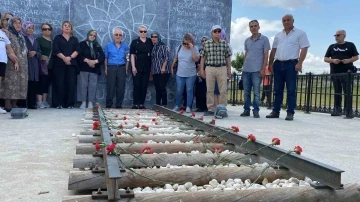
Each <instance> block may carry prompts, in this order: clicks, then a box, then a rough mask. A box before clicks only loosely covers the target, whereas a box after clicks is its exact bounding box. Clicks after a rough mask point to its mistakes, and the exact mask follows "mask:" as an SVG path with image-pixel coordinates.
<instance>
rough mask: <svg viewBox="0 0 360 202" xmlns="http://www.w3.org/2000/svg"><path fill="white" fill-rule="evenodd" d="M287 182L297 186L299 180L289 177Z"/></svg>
mask: <svg viewBox="0 0 360 202" xmlns="http://www.w3.org/2000/svg"><path fill="white" fill-rule="evenodd" d="M289 182H292V183H296V184H299V180H298V179H297V178H295V177H291V178H290V179H289Z"/></svg>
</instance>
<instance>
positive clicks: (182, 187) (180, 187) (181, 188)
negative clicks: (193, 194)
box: [176, 185, 186, 192]
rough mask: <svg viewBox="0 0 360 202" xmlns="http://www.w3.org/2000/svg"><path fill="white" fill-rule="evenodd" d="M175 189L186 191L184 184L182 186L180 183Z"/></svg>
mask: <svg viewBox="0 0 360 202" xmlns="http://www.w3.org/2000/svg"><path fill="white" fill-rule="evenodd" d="M176 191H177V192H185V191H186V189H185V186H184V185H180V186H179V187H178V188H177V190H176Z"/></svg>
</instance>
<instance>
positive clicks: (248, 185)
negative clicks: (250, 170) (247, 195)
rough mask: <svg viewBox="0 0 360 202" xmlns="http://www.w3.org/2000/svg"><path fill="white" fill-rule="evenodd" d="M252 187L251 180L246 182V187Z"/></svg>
mask: <svg viewBox="0 0 360 202" xmlns="http://www.w3.org/2000/svg"><path fill="white" fill-rule="evenodd" d="M250 185H251V182H250V180H249V179H247V180H245V186H246V187H250Z"/></svg>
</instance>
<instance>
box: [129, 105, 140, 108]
mask: <svg viewBox="0 0 360 202" xmlns="http://www.w3.org/2000/svg"><path fill="white" fill-rule="evenodd" d="M131 109H139V107H138V106H137V105H133V106H132V107H131Z"/></svg>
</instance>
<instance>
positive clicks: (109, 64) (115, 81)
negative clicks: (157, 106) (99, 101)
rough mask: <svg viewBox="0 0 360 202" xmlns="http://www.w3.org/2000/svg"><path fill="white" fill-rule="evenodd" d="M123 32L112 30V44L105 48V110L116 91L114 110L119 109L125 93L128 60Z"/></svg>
mask: <svg viewBox="0 0 360 202" xmlns="http://www.w3.org/2000/svg"><path fill="white" fill-rule="evenodd" d="M122 37H123V31H122V30H121V29H119V28H115V29H114V30H113V39H114V41H113V42H109V43H108V44H106V46H105V51H104V53H105V64H104V65H105V74H106V75H107V92H106V108H111V107H112V105H113V99H114V94H115V91H116V103H115V106H116V108H121V107H122V106H121V105H122V102H123V100H124V93H125V77H126V75H127V67H128V65H129V64H128V60H127V59H126V56H127V52H128V51H129V46H128V45H127V44H126V43H125V42H122Z"/></svg>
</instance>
